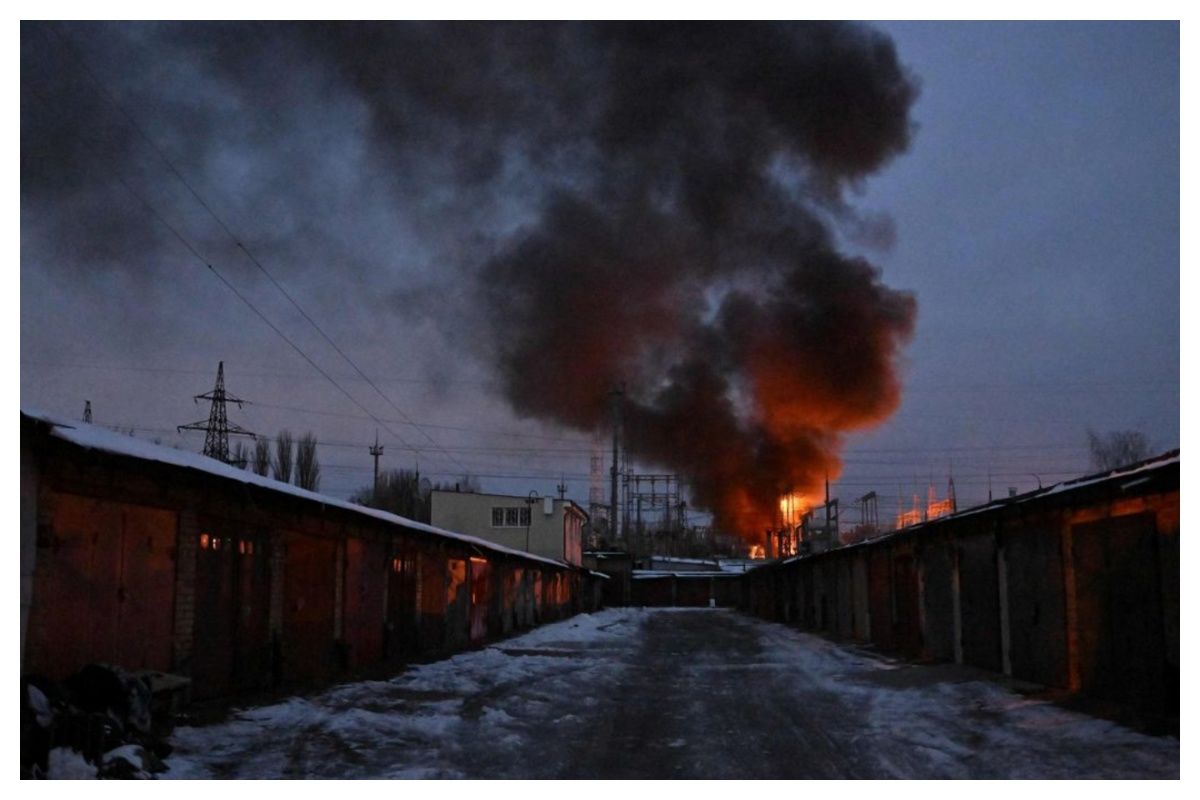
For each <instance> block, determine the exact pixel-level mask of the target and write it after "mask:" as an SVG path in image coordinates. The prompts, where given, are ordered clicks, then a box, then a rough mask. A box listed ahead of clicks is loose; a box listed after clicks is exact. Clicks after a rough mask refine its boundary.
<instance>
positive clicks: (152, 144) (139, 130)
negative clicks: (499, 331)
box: [50, 25, 466, 469]
mask: <svg viewBox="0 0 1200 800" xmlns="http://www.w3.org/2000/svg"><path fill="white" fill-rule="evenodd" d="M50 30H51V31H52V32H53V33H54V35H55V36H57V37H58V38H59V39H60V40H61V41H62V42H63V43H64V44H65V45H66V47H67V48H68V49H69V50H70V51H71V54H72V56H73V57H74V59H75V60H76V62H77V63H78V64H79V66H80V68H81V69H82V70H83V72H84V73H85V74H86V75H87V76H88V78H89V79H90V80H91V82H92V83H93V84H94V85H95V86H96V87H97V89H98V90H99V91H100V92H101V94H102V95H103V96H104V97H105V98H106V99H107V100H108V102H109V103H110V104H111V105H112V106H113V107H114V108H116V109H117V110H118V111H120V113H121V115H122V116H123V117H124V118H125V119H126V121H127V122H128V123H129V125H130V126H131V127H132V128H133V129H134V131H136V132H137V134H138V136H139V137H140V138H141V139H142V140H143V141H145V142H146V143H147V144H148V145H149V146H150V148H151V149H152V150H153V151H154V152H155V154H156V155H157V156H158V157H159V159H160V160H161V161H162V162H163V164H164V165H166V167H167V169H169V170H170V171H171V174H172V175H174V176H175V177H176V178H177V179H178V180H179V182H180V183H181V184H183V186H184V187H185V188H186V189H187V191H188V193H189V194H191V196H192V197H193V198H194V199H195V200H196V202H197V203H198V204H199V205H200V207H201V208H203V209H204V211H205V212H206V213H207V214H208V215H209V216H210V217H212V219H213V220H214V221H215V222H216V223H217V225H218V226H220V228H221V230H223V231H224V232H225V234H226V235H227V236H228V237H229V238H230V240H231V241H232V242H233V243H234V245H235V246H236V247H237V248H238V249H239V250H241V251H242V253H243V254H244V255H245V256H246V258H247V259H249V260H250V262H251V263H252V264H254V266H255V267H257V268H258V270H259V271H260V272H261V273H262V274H263V275H264V276H266V278H267V280H268V281H270V283H271V285H272V286H274V287H275V288H276V289H277V290H278V291H279V293H280V294H282V295H283V296H284V298H286V299H287V301H288V303H290V304H291V305H292V307H293V308H295V309H296V310H297V311H298V312H299V313H300V315H301V316H302V317H304V319H305V321H306V322H308V324H309V325H310V326H312V328H313V330H315V331H316V332H317V333H318V334H320V336H321V338H322V339H324V340H325V341H326V343H328V344H329V346H330V347H332V348H333V349H334V351H335V352H336V353H337V354H338V355H339V356H341V357H342V359H343V360H344V361H345V362H346V363H347V364H349V365H350V367H351V368H352V369H353V370H354V371H355V372H356V373H358V375H359V377H360V378H362V380H363V381H365V382H366V384H367V385H368V386H370V387H371V388H372V389H373V390H374V391H375V393H376V394H378V395H379V396H380V397H381V398H383V400H384V402H385V403H387V404H388V405H389V406H391V408H392V409H393V410H394V411H395V412H396V413H397V414H399V415H400V418H401V419H403V420H404V421H405V422H406V423H407V424H408V425H411V426H412V427H413V428H415V429H416V430H417V431H418V432H420V433H421V435H422V436H424V437H425V438H426V439H427V440H428V441H429V442H430V443H431V444H432V445H434V447H438V446H439V445H438V442H437V440H435V439H434V438H433V437H432V436H430V435H429V433H427V432H426V431H425V430H423V429H422V428H421V426H420V425H418V424H416V423H415V422H413V421H412V420H411V419H409V418H408V415H407V414H406V413H405V412H404V410H403V409H402V408H400V407H399V406H398V405H397V404H396V403H394V402H392V399H391V398H390V397H388V396H387V395H386V394H385V393H384V392H383V390H382V389H380V388H379V386H378V385H377V384H376V383H375V382H374V381H373V380H371V378H370V377H369V376H368V375H367V374H366V373H365V372H363V370H362V369H361V368H360V367H359V366H358V364H357V363H356V362H355V361H354V359H352V358H351V357H350V356H349V355H348V354H347V353H346V352H345V351H344V350H342V348H341V347H339V346H338V344H337V342H335V341H334V340H333V338H332V337H331V336H330V335H329V334H327V333H326V332H325V330H324V329H323V328H322V327H321V326H320V325H319V324H317V321H316V320H314V319H313V318H312V317H311V316H310V315H309V313H308V312H307V311H305V310H304V308H303V307H302V306H301V305H300V303H299V302H298V301H297V300H296V298H294V297H292V295H291V293H290V292H289V291H288V290H287V289H285V288H284V287H283V285H282V284H281V283H280V282H279V281H278V280H276V279H275V276H274V275H272V274H271V272H270V271H269V270H268V269H267V268H266V266H265V265H263V263H262V262H261V261H259V259H258V258H257V257H255V255H254V254H253V253H252V252H251V251H250V249H249V248H248V247H246V245H245V244H243V243H242V241H241V239H240V237H238V236H237V235H236V234H235V233H234V232H233V230H232V229H231V228H230V227H229V225H228V224H227V223H226V222H225V220H224V219H222V218H221V216H220V215H219V214H217V212H216V211H214V210H213V208H212V206H210V205H209V204H208V202H207V201H205V199H204V198H203V197H202V196H201V195H200V193H199V192H198V191H197V190H196V188H195V187H194V186H192V184H191V182H190V181H188V179H187V178H186V177H184V175H183V173H182V172H180V171H179V169H178V168H177V167H176V166H175V164H174V162H172V161H171V159H170V158H169V157H168V156H167V154H166V153H165V152H164V151H163V150H162V148H160V147H159V146H158V144H157V143H156V142H155V141H154V140H153V139H152V138H151V137H150V135H149V134H148V133H146V131H145V129H144V128H143V127H142V126H141V124H140V123H139V122H138V121H137V119H136V118H135V117H134V116H133V114H131V113H130V112H129V111H128V109H126V108H125V107H124V106H123V105H122V104H121V103H120V102H119V101H118V100H117V98H116V97H115V96H114V95H113V94H112V92H110V91H109V90H108V88H107V87H106V86H105V84H104V82H103V81H102V80H101V79H100V77H99V76H98V75H96V73H95V72H93V71H92V69H91V67H89V66H88V63H87V60H86V59H85V58H84V57H83V55H82V54H81V53H80V52H79V51H78V50H77V49H76V47H75V45H74V44H73V43H72V42H71V41H70V39H68V38H67V37H66V35H65V34H63V33H61V32H59V31H58V29H57V27H56V26H53V25H51V27H50ZM210 269H211V265H210ZM222 280H223V279H222ZM260 316H262V315H261V314H260ZM264 319H265V317H264ZM272 327H274V326H272ZM443 452H444V451H443ZM445 455H446V456H447V457H448V458H449V459H450V460H451V461H453V462H455V463H456V464H458V466H460V467H463V468H464V469H465V468H466V467H465V466H464V465H463V464H462V463H460V462H458V461H457V459H455V458H454V456H453V455H451V454H450V453H448V452H446V453H445Z"/></svg>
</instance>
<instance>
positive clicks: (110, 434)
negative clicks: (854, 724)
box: [21, 409, 574, 569]
mask: <svg viewBox="0 0 1200 800" xmlns="http://www.w3.org/2000/svg"><path fill="white" fill-rule="evenodd" d="M21 416H23V417H28V418H29V419H32V420H36V421H38V422H42V423H45V424H47V425H49V426H50V434H51V435H52V436H54V437H55V438H56V439H61V440H63V441H65V442H70V443H71V444H73V445H76V446H78V447H82V448H85V449H88V450H98V451H100V452H104V453H111V454H113V455H118V456H125V457H127V458H136V459H139V460H142V461H155V462H158V463H160V464H168V465H170V466H172V467H180V468H183V469H191V470H196V471H199V472H205V473H208V474H209V475H215V476H217V477H219V478H225V479H226V480H232V481H238V482H239V483H244V484H250V485H252V486H258V487H260V488H262V489H267V490H269V491H273V492H278V493H280V494H288V495H292V496H293V497H298V498H301V499H303V500H308V501H310V502H313V503H320V504H322V505H326V506H334V507H336V508H340V509H344V510H346V511H351V512H353V513H355V514H362V515H363V516H367V517H374V518H375V519H379V520H383V521H384V522H390V523H392V524H394V525H403V526H404V527H406V528H411V529H414V530H418V531H421V532H423V533H429V534H432V535H434V536H441V537H444V538H447V539H453V540H455V541H458V542H464V543H466V544H471V545H475V546H476V547H479V548H482V549H486V550H491V551H492V552H496V553H504V554H506V555H513V556H519V557H520V558H524V559H528V560H530V561H540V562H543V563H545V564H551V565H553V566H555V567H568V568H572V569H574V567H571V566H570V565H569V564H567V563H566V562H563V561H555V560H554V559H550V558H545V557H543V556H537V555H533V554H532V553H526V552H525V551H524V550H514V549H512V548H510V547H505V546H504V545H500V544H496V543H495V542H489V541H488V540H486V539H480V538H478V537H476V536H468V535H467V534H465V533H455V532H454V531H448V530H444V529H442V528H435V527H434V526H432V525H427V524H426V523H424V522H417V521H416V520H412V519H408V518H407V517H401V516H399V515H397V514H392V513H390V512H387V511H381V510H379V509H377V508H368V507H367V506H360V505H358V504H356V503H351V502H349V501H348V500H339V499H338V498H336V497H330V496H329V495H325V494H319V493H317V492H310V491H308V490H307V489H301V488H300V487H299V486H293V485H291V484H290V483H284V482H282V481H277V480H275V479H274V478H268V477H266V476H265V475H258V474H256V473H254V472H251V471H250V470H244V469H238V468H237V467H234V466H231V465H229V464H223V463H221V462H220V461H217V460H215V459H212V458H209V457H208V456H203V455H200V454H199V453H193V452H190V451H188V450H177V449H175V448H173V447H164V446H163V445H159V444H154V443H153V442H148V441H146V440H145V439H137V438H134V437H132V436H126V435H125V434H122V433H116V432H115V431H110V430H108V429H106V428H101V427H99V426H96V425H90V424H88V423H86V422H76V421H74V420H66V419H63V418H62V417H58V416H55V415H53V414H47V413H44V412H40V411H34V410H32V409H21Z"/></svg>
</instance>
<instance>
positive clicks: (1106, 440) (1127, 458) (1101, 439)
mask: <svg viewBox="0 0 1200 800" xmlns="http://www.w3.org/2000/svg"><path fill="white" fill-rule="evenodd" d="M1087 437H1088V450H1090V451H1091V453H1092V466H1093V467H1094V468H1095V469H1097V470H1109V469H1116V468H1117V467H1123V466H1125V465H1126V464H1133V463H1135V462H1137V461H1145V460H1146V459H1147V458H1149V457H1150V455H1151V453H1150V442H1149V441H1147V440H1146V437H1145V435H1144V434H1142V433H1141V432H1140V431H1109V432H1108V433H1106V434H1098V433H1096V432H1095V431H1094V430H1092V429H1091V428H1088V432H1087Z"/></svg>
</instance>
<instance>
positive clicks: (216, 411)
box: [175, 361, 258, 464]
mask: <svg viewBox="0 0 1200 800" xmlns="http://www.w3.org/2000/svg"><path fill="white" fill-rule="evenodd" d="M201 400H208V401H209V402H210V403H211V405H210V406H209V410H208V419H207V420H200V421H199V422H191V423H189V424H187V425H179V426H177V427H176V428H175V430H177V431H204V449H203V450H202V451H201V452H202V453H203V454H204V455H206V456H208V457H209V458H215V459H217V460H218V461H221V462H223V463H225V464H228V463H229V437H230V435H231V434H232V435H234V436H249V437H250V438H251V439H256V438H258V437H256V436H255V435H254V434H253V433H251V432H250V431H248V430H246V429H245V428H243V427H241V426H240V425H235V424H233V423H232V422H230V421H229V418H228V417H227V416H226V414H225V404H226V403H227V402H228V403H237V407H238V408H241V407H242V402H243V401H242V400H239V399H238V398H236V397H230V396H229V395H227V394H226V393H225V362H224V361H221V362H218V363H217V382H216V384H215V385H214V386H213V389H212V391H211V392H208V393H206V394H198V395H196V396H195V397H194V398H193V402H199V401H201Z"/></svg>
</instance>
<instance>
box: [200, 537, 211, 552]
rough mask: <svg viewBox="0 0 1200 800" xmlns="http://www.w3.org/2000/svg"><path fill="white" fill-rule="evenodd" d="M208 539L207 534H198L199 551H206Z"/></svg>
mask: <svg viewBox="0 0 1200 800" xmlns="http://www.w3.org/2000/svg"><path fill="white" fill-rule="evenodd" d="M209 538H210V537H209V535H208V534H207V533H202V534H200V549H201V550H207V549H208V540H209Z"/></svg>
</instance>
